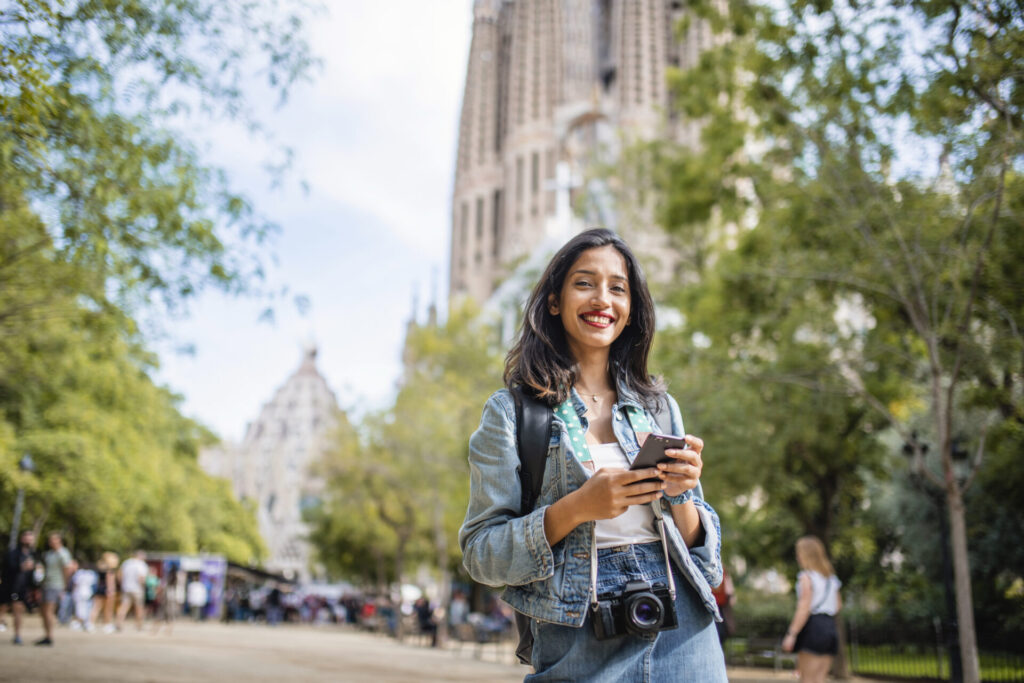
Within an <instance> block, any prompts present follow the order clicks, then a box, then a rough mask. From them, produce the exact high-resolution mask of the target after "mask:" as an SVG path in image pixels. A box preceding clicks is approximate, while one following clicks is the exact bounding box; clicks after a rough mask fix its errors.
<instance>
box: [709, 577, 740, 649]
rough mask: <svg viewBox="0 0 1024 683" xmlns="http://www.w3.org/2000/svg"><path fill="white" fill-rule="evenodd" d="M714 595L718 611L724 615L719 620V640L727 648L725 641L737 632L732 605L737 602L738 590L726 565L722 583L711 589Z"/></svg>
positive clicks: (723, 647)
mask: <svg viewBox="0 0 1024 683" xmlns="http://www.w3.org/2000/svg"><path fill="white" fill-rule="evenodd" d="M711 593H712V595H714V596H715V604H716V605H718V611H719V612H720V613H721V615H722V620H721V621H720V622H718V624H717V626H718V642H720V643H722V649H723V650H724V649H725V641H726V640H727V639H728V638H729V636H731V635H732V634H733V633H735V632H736V617H735V615H734V614H733V611H732V605H733V603H734V602H736V592H735V589H734V588H733V585H732V577H731V576H729V572H728V570H726V569H725V568H724V567H723V569H722V583H720V584H718V585H717V586H715V589H714V590H713V591H711Z"/></svg>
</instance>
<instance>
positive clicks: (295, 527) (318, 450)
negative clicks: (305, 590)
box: [199, 348, 339, 580]
mask: <svg viewBox="0 0 1024 683" xmlns="http://www.w3.org/2000/svg"><path fill="white" fill-rule="evenodd" d="M316 353H317V352H316V349H315V348H310V349H307V350H306V351H305V353H304V354H303V358H302V361H301V363H300V364H299V367H298V369H297V370H295V372H293V373H292V375H291V376H290V377H288V379H287V380H285V382H284V384H282V385H281V386H280V387H279V388H278V389H277V391H276V392H275V393H274V395H273V397H271V399H270V400H269V401H267V402H266V403H265V404H264V405H263V407H262V409H261V410H260V413H259V416H258V417H257V418H256V419H255V420H253V421H252V422H250V423H249V424H248V426H247V427H246V431H245V436H244V438H243V439H242V443H241V444H237V445H235V444H222V445H220V446H218V447H216V448H212V449H206V450H204V451H203V452H202V453H200V460H199V462H200V465H201V466H202V467H203V469H204V470H205V471H206V472H208V473H209V474H212V475H214V476H219V477H224V478H225V479H228V480H229V481H230V482H231V485H232V488H233V490H234V492H235V495H236V496H237V497H238V499H239V500H248V501H250V502H251V503H252V505H253V506H254V507H255V509H256V519H257V522H258V523H259V529H260V534H261V535H262V536H263V540H264V542H265V543H266V544H267V550H268V557H267V561H266V562H265V563H264V566H265V568H266V569H268V570H270V571H273V572H279V573H282V574H284V575H286V576H288V577H291V578H298V579H300V580H308V579H309V578H310V567H309V564H310V546H309V543H308V542H307V541H306V537H307V534H308V529H307V526H306V524H305V523H304V522H303V520H302V513H303V510H304V509H305V508H306V507H308V506H310V505H312V504H314V503H315V502H316V500H317V496H319V495H320V493H321V492H322V488H323V483H322V481H321V480H320V479H319V478H318V477H316V476H315V475H314V473H313V472H312V471H311V465H312V464H313V462H314V461H315V460H316V459H318V458H319V457H320V455H321V454H322V452H323V448H324V447H325V445H326V444H325V441H326V439H327V438H328V437H329V436H330V433H331V430H332V428H333V427H334V425H335V424H337V417H338V414H339V408H338V401H337V398H336V397H335V395H334V392H333V391H331V389H330V387H329V386H328V385H327V380H325V379H324V377H323V375H321V374H320V371H319V370H318V369H317V366H316Z"/></svg>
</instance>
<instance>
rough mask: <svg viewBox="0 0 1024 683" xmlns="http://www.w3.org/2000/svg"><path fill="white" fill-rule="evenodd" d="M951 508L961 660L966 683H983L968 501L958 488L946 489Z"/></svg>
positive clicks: (951, 532)
mask: <svg viewBox="0 0 1024 683" xmlns="http://www.w3.org/2000/svg"><path fill="white" fill-rule="evenodd" d="M946 503H947V505H948V506H949V529H950V542H951V545H952V550H953V578H954V584H955V586H956V618H957V623H958V625H959V626H958V628H959V634H960V659H961V662H962V663H963V667H964V683H980V681H981V667H980V664H979V661H978V641H977V634H976V633H975V630H974V598H973V597H972V595H971V569H970V564H969V561H968V558H967V525H966V523H965V519H964V500H963V496H962V493H961V491H960V489H959V487H958V486H956V485H955V484H954V485H952V486H950V487H949V488H947V489H946Z"/></svg>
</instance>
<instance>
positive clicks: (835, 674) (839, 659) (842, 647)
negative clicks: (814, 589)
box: [832, 614, 850, 681]
mask: <svg viewBox="0 0 1024 683" xmlns="http://www.w3.org/2000/svg"><path fill="white" fill-rule="evenodd" d="M836 631H837V632H838V635H839V652H838V653H837V654H836V658H835V659H833V660H832V678H834V679H836V680H837V681H845V680H849V678H850V660H849V658H847V656H846V654H847V649H846V643H847V638H846V620H845V619H843V617H842V616H841V615H839V614H837V615H836Z"/></svg>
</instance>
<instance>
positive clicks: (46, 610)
mask: <svg viewBox="0 0 1024 683" xmlns="http://www.w3.org/2000/svg"><path fill="white" fill-rule="evenodd" d="M47 543H48V545H49V546H50V549H49V550H47V551H46V554H45V555H43V567H44V574H43V632H44V634H45V635H44V636H43V637H42V638H41V639H39V640H37V641H36V643H35V644H36V645H53V627H54V622H56V621H57V606H58V605H59V604H60V601H61V599H62V598H63V597H64V594H65V592H66V591H67V588H68V580H69V579H70V578H71V572H72V571H73V568H74V566H75V561H74V560H73V559H72V558H71V553H70V552H68V549H67V548H65V547H64V539H63V537H61V535H60V534H59V533H57V532H56V531H55V532H53V533H51V534H50V535H49V537H48V538H47Z"/></svg>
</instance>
